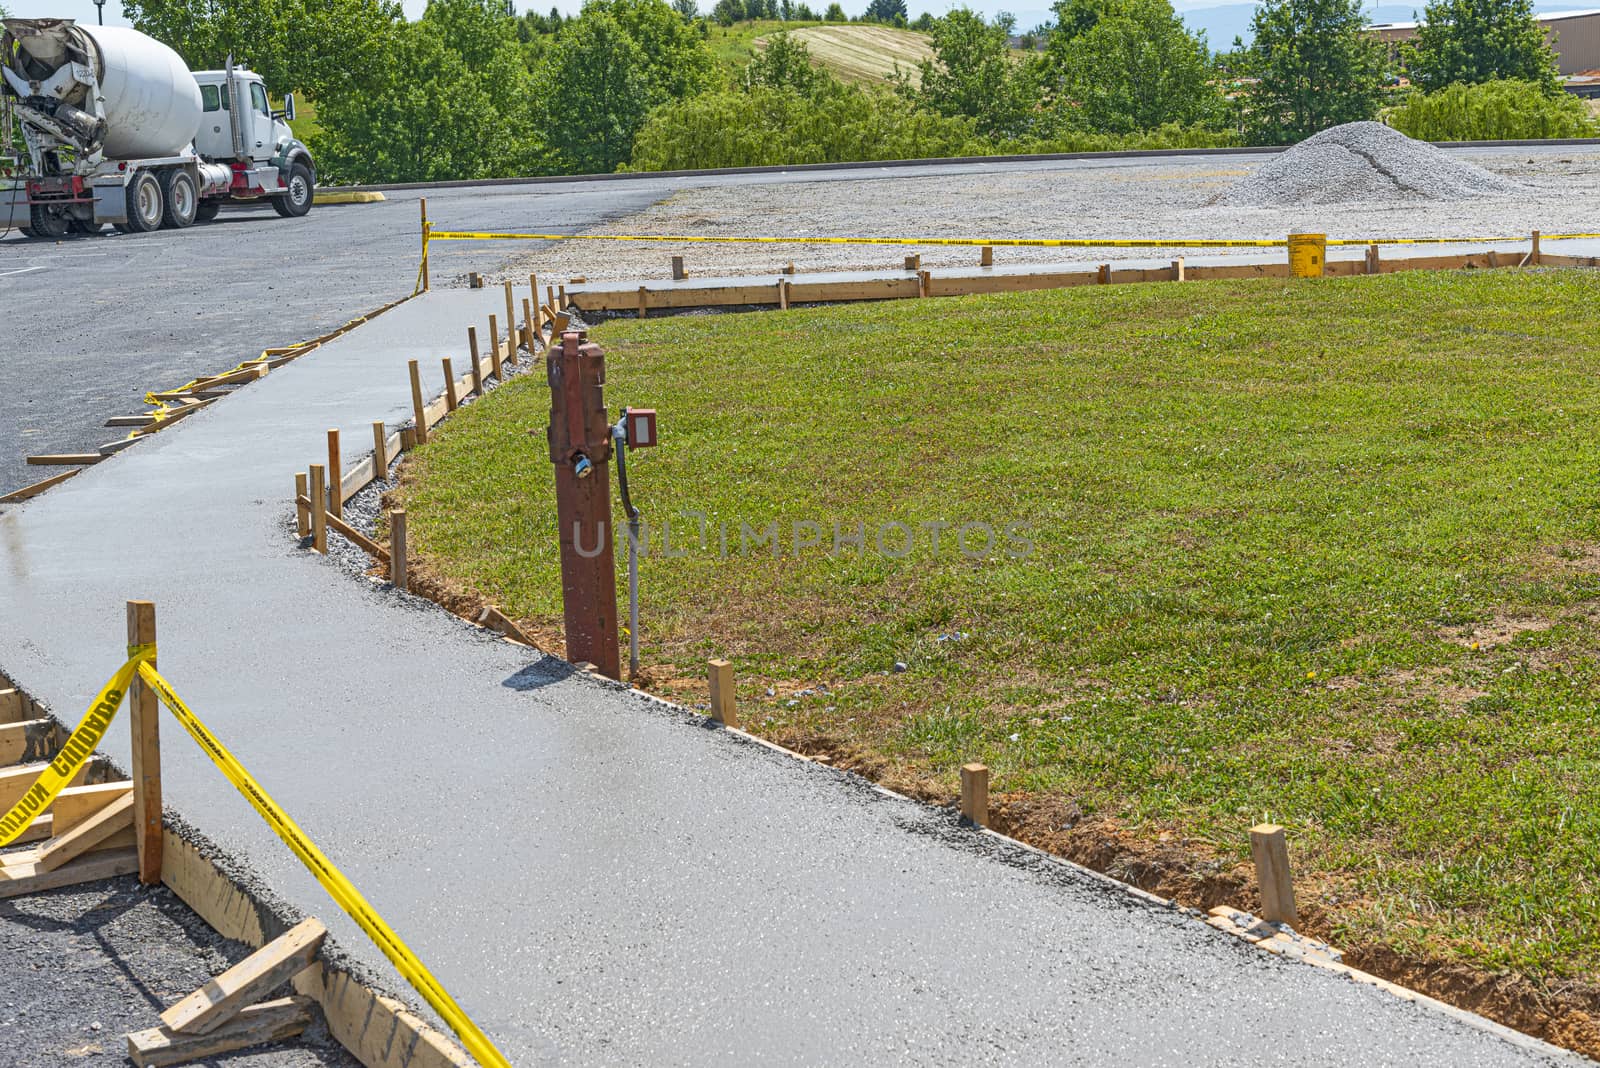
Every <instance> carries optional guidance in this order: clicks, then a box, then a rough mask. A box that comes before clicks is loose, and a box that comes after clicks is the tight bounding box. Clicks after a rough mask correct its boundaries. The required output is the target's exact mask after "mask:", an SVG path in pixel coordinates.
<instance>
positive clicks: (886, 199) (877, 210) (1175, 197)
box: [484, 145, 1600, 283]
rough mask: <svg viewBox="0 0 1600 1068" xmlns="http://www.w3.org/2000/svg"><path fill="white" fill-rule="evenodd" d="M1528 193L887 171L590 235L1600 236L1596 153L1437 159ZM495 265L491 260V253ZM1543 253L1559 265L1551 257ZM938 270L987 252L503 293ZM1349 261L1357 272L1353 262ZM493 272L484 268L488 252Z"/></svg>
mask: <svg viewBox="0 0 1600 1068" xmlns="http://www.w3.org/2000/svg"><path fill="white" fill-rule="evenodd" d="M1436 151H1438V152H1439V153H1440V154H1441V155H1442V156H1444V158H1445V159H1447V160H1450V161H1454V162H1470V163H1471V164H1472V165H1475V166H1477V167H1479V168H1482V169H1483V170H1484V171H1485V172H1486V173H1489V174H1491V175H1492V176H1498V177H1499V178H1501V179H1503V180H1506V181H1507V182H1508V183H1515V184H1516V185H1517V186H1519V187H1520V191H1518V192H1515V193H1512V194H1508V195H1505V196H1497V197H1495V198H1493V199H1482V198H1476V199H1468V200H1429V199H1412V200H1392V199H1389V200H1378V201H1367V202H1359V203H1342V204H1297V205H1276V206H1267V207H1246V206H1239V205H1233V204H1222V203H1212V202H1213V201H1215V200H1217V198H1219V197H1220V196H1222V195H1223V194H1225V193H1227V192H1228V191H1229V190H1230V189H1232V188H1233V187H1234V186H1235V185H1236V184H1237V183H1238V182H1240V181H1241V180H1242V179H1246V178H1249V177H1250V176H1251V175H1253V174H1255V173H1257V172H1258V171H1259V170H1261V169H1262V168H1264V167H1267V166H1270V165H1271V164H1272V163H1273V162H1274V161H1275V160H1277V159H1280V158H1281V157H1274V156H1265V157H1261V156H1177V157H1165V158H1162V159H1148V158H1146V159H1122V160H1092V161H1081V162H1080V163H1078V164H1075V165H1073V166H1071V167H1062V166H1060V165H1056V166H1053V167H1047V166H1032V167H1018V166H1015V165H1011V166H1009V167H1006V166H1001V165H995V166H994V168H993V169H983V170H967V171H965V172H963V173H960V174H946V175H937V176H921V177H907V176H906V175H904V174H902V173H897V172H895V171H892V170H885V171H881V172H879V175H880V176H879V177H875V178H868V179H857V180H852V181H849V182H793V183H773V184H766V185H740V186H705V187H701V188H696V189H689V190H685V191H682V192H679V193H676V194H674V195H672V196H670V197H667V198H666V199H664V200H662V201H660V202H658V203H656V204H655V205H653V206H651V207H649V208H647V209H645V210H643V211H640V212H637V213H634V214H632V215H627V216H624V217H622V218H620V219H618V220H616V221H615V222H613V223H611V224H608V225H605V226H601V227H596V228H594V229H592V230H588V231H585V232H587V233H609V234H694V235H708V236H710V235H777V236H813V237H822V236H885V237H887V236H893V237H989V238H995V237H1032V238H1038V237H1043V238H1061V237H1091V238H1092V237H1104V238H1128V237H1154V238H1252V239H1254V238H1279V239H1281V238H1282V237H1283V236H1284V235H1285V234H1287V233H1289V232H1290V231H1293V230H1309V231H1314V232H1323V233H1327V234H1329V235H1330V236H1335V237H1409V236H1434V237H1469V236H1480V235H1492V236H1498V235H1500V234H1526V233H1528V232H1529V231H1531V230H1535V229H1538V230H1542V231H1544V232H1545V233H1547V234H1549V233H1573V232H1590V231H1596V230H1600V149H1596V148H1594V147H1592V146H1585V145H1573V146H1563V147H1561V148H1559V149H1551V148H1537V149H1530V148H1523V149H1520V150H1518V149H1514V148H1507V149H1464V150H1463V149H1444V150H1436ZM495 251H498V250H495ZM1550 251H1555V250H1554V249H1550ZM913 253H915V254H919V255H921V257H922V266H923V267H925V268H930V269H939V268H948V267H954V266H960V267H976V266H977V264H978V249H976V248H970V247H953V248H940V247H938V246H924V247H904V246H872V245H865V246H863V245H708V244H688V243H649V244H634V243H629V242H598V241H595V242H587V241H570V242H563V243H560V244H549V245H534V246H529V247H528V249H527V251H526V252H525V253H523V254H522V255H521V256H520V257H519V258H518V259H517V260H516V261H514V263H513V264H510V265H508V266H507V267H506V268H505V273H504V274H503V275H502V276H501V277H504V278H512V279H521V280H525V279H526V278H527V274H528V272H529V271H538V272H539V276H540V281H541V283H543V282H555V281H566V280H567V279H568V278H571V277H577V276H585V277H587V278H588V279H589V280H590V281H617V280H634V279H639V280H644V279H651V280H654V279H665V278H670V277H671V273H670V268H669V260H670V258H671V257H672V256H674V255H681V256H683V257H684V258H685V261H686V264H687V267H688V270H689V272H690V274H691V275H692V276H695V277H715V276H724V275H770V276H771V277H772V278H773V279H774V280H776V279H777V278H778V276H779V272H780V270H781V268H782V267H783V266H784V265H785V264H786V263H788V262H790V261H792V262H794V264H795V265H796V268H797V269H798V270H799V271H802V272H813V271H838V270H878V271H881V270H886V269H891V268H899V267H900V266H901V265H902V262H903V260H904V258H905V257H906V256H907V255H910V254H913ZM1263 254H1265V255H1268V256H1271V255H1274V254H1275V253H1274V252H1273V250H1270V249H1267V250H1263V249H1203V250H1202V249H1189V250H1183V249H1152V250H1148V251H1146V250H1140V249H1126V248H1119V249H1109V248H1100V249H1092V248H1091V249H1061V248H1055V249H1051V248H1003V247H1002V248H996V249H995V251H994V256H995V263H996V265H997V267H1001V268H1004V267H1007V266H1011V265H1016V264H1039V265H1042V264H1052V265H1053V264H1062V265H1070V266H1074V267H1079V268H1081V267H1084V266H1092V265H1094V264H1096V263H1104V262H1107V261H1117V262H1136V261H1140V260H1147V261H1148V260H1154V261H1158V262H1162V263H1164V262H1167V261H1168V260H1171V259H1172V258H1174V257H1176V256H1186V257H1188V258H1189V260H1190V261H1191V262H1194V261H1196V260H1198V259H1200V258H1201V257H1206V258H1215V257H1223V256H1252V257H1255V258H1258V259H1259V258H1260V257H1261V256H1262V255H1263ZM1348 255H1350V256H1353V257H1355V258H1360V255H1361V251H1360V250H1359V249H1354V250H1351V251H1350V252H1349V253H1348ZM484 259H485V261H488V260H489V259H490V254H489V253H488V252H486V253H485V255H484Z"/></svg>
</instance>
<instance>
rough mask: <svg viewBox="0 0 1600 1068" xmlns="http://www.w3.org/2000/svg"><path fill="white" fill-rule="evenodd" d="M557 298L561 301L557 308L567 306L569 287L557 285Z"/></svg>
mask: <svg viewBox="0 0 1600 1068" xmlns="http://www.w3.org/2000/svg"><path fill="white" fill-rule="evenodd" d="M556 300H557V301H559V303H558V304H557V305H556V307H557V308H565V307H566V306H567V287H566V286H557V287H556Z"/></svg>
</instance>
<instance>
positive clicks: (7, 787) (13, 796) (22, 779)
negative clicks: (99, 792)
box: [0, 758, 105, 811]
mask: <svg viewBox="0 0 1600 1068" xmlns="http://www.w3.org/2000/svg"><path fill="white" fill-rule="evenodd" d="M46 766H47V765H45V764H18V765H17V766H16V767H13V768H0V810H5V811H10V809H11V806H12V805H15V804H16V803H17V802H18V801H21V800H22V795H23V794H25V793H27V792H28V791H29V790H31V789H33V784H34V783H35V782H37V781H38V780H39V773H40V772H42V771H44V769H45V767H46ZM104 767H105V766H104V764H102V763H101V762H100V761H99V760H96V759H94V758H90V759H89V760H87V761H85V762H84V765H83V767H81V768H79V769H78V773H77V774H76V775H74V776H73V777H72V782H71V783H69V784H68V785H70V786H82V785H83V784H84V783H86V782H90V781H92V780H98V779H100V778H101V777H102V776H103V773H104Z"/></svg>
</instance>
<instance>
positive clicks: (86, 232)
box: [67, 219, 105, 237]
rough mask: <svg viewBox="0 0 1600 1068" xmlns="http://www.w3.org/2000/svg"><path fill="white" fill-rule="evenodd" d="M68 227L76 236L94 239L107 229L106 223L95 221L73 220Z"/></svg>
mask: <svg viewBox="0 0 1600 1068" xmlns="http://www.w3.org/2000/svg"><path fill="white" fill-rule="evenodd" d="M67 226H68V227H69V228H70V229H71V230H72V232H73V233H75V234H82V235H83V236H85V237H93V236H95V235H96V234H98V233H99V232H100V231H101V230H102V229H104V228H105V223H99V222H95V221H94V220H93V219H72V220H71V221H69V222H68V223H67Z"/></svg>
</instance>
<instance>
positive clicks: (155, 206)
mask: <svg viewBox="0 0 1600 1068" xmlns="http://www.w3.org/2000/svg"><path fill="white" fill-rule="evenodd" d="M127 204H128V219H127V221H126V222H120V223H117V229H118V230H121V231H122V232H123V233H125V234H147V233H149V232H150V231H151V230H155V229H157V228H159V227H160V226H161V218H162V216H163V215H165V214H166V210H167V207H166V198H165V197H163V196H162V195H161V183H160V182H159V181H157V180H156V176H155V175H153V174H151V173H150V172H149V171H140V172H139V173H138V174H135V175H134V176H133V181H131V182H129V183H128V199H127Z"/></svg>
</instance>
